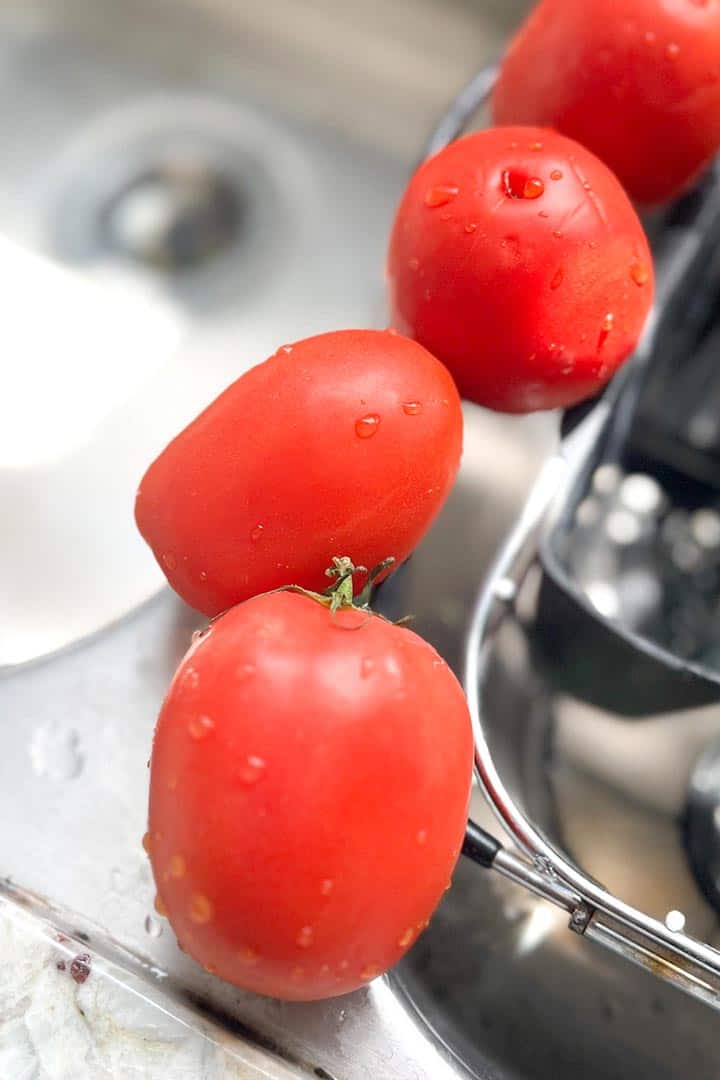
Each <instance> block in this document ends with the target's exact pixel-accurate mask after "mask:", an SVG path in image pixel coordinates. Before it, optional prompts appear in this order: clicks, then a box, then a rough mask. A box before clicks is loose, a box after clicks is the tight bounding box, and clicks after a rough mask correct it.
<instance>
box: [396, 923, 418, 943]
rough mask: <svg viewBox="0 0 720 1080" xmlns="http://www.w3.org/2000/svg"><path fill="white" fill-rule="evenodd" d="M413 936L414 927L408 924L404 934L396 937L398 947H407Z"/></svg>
mask: <svg viewBox="0 0 720 1080" xmlns="http://www.w3.org/2000/svg"><path fill="white" fill-rule="evenodd" d="M414 937H415V928H414V927H413V926H409V927H408V928H407V930H406V931H405V933H404V934H402V935H401V936H400V937H399V938H398V947H399V948H400V949H407V947H408V945H410V944H412V939H413V938H414Z"/></svg>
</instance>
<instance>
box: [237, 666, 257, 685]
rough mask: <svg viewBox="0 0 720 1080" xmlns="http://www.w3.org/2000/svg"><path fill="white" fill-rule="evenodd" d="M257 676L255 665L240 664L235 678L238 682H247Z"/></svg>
mask: <svg viewBox="0 0 720 1080" xmlns="http://www.w3.org/2000/svg"><path fill="white" fill-rule="evenodd" d="M254 674H255V665H254V664H238V666H237V667H236V668H235V678H236V679H237V681H238V682H241V683H242V682H247V681H248V679H252V677H253V675H254Z"/></svg>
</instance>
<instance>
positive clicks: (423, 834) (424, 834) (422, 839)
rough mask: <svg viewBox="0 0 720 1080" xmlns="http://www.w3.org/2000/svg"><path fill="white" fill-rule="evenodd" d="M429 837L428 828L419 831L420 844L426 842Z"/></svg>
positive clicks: (418, 840)
mask: <svg viewBox="0 0 720 1080" xmlns="http://www.w3.org/2000/svg"><path fill="white" fill-rule="evenodd" d="M427 837H428V834H427V829H420V830H419V831H418V834H417V837H416V839H417V842H418V844H424V843H426V841H427Z"/></svg>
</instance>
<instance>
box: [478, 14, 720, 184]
mask: <svg viewBox="0 0 720 1080" xmlns="http://www.w3.org/2000/svg"><path fill="white" fill-rule="evenodd" d="M492 114H493V118H494V122H495V123H496V124H540V125H543V126H548V127H555V128H557V129H558V130H559V131H562V132H564V133H565V134H566V135H570V136H572V138H574V139H577V140H578V141H579V142H581V143H583V145H585V146H587V147H588V148H589V149H590V150H592V151H593V152H594V153H596V154H597V155H598V157H601V158H602V160H603V161H604V162H605V163H606V164H607V165H609V166H610V168H612V169H613V170H614V171H615V173H616V174H617V176H618V177H619V179H620V180H621V181H622V183H623V184H624V185H625V187H626V188H627V190H628V192H629V193H630V195H631V196H632V197H633V198H634V199H637V200H638V201H639V202H642V203H648V204H651V203H658V202H662V201H664V200H665V199H670V198H672V197H673V196H675V195H677V194H678V193H679V192H680V191H682V189H683V188H684V187H686V186H687V185H688V184H689V183H690V182H691V181H692V180H693V178H694V177H695V176H697V174H698V173H699V172H700V171H701V170H702V169H703V168H704V167H705V165H706V164H707V163H708V162H709V160H710V158H711V157H712V156H713V155H714V154H715V153H716V152H717V150H718V147H720V3H719V2H718V0H575V2H571V3H568V0H542V2H541V3H539V4H538V5H537V7H536V8H535V10H534V11H533V12H532V13H531V14H530V16H529V18H528V20H527V21H526V23H525V24H524V26H523V27H522V28H521V29H520V31H519V33H518V34H517V36H516V37H515V39H514V41H513V42H512V44H511V46H510V50H509V52H508V54H507V56H506V58H505V60H504V62H503V65H502V68H501V71H500V76H499V79H498V82H497V85H496V87H495V91H494V94H493V100H492Z"/></svg>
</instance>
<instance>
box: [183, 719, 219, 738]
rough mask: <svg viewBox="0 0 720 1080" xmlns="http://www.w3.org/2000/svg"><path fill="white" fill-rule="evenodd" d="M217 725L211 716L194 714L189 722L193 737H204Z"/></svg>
mask: <svg viewBox="0 0 720 1080" xmlns="http://www.w3.org/2000/svg"><path fill="white" fill-rule="evenodd" d="M214 727H215V721H214V720H213V719H212V717H210V716H194V717H193V718H192V720H191V721H190V722H189V724H188V733H189V734H190V737H191V738H192V739H204V738H206V737H207V736H208V735H209V734H210V732H211V731H212V730H213V728H214Z"/></svg>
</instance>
